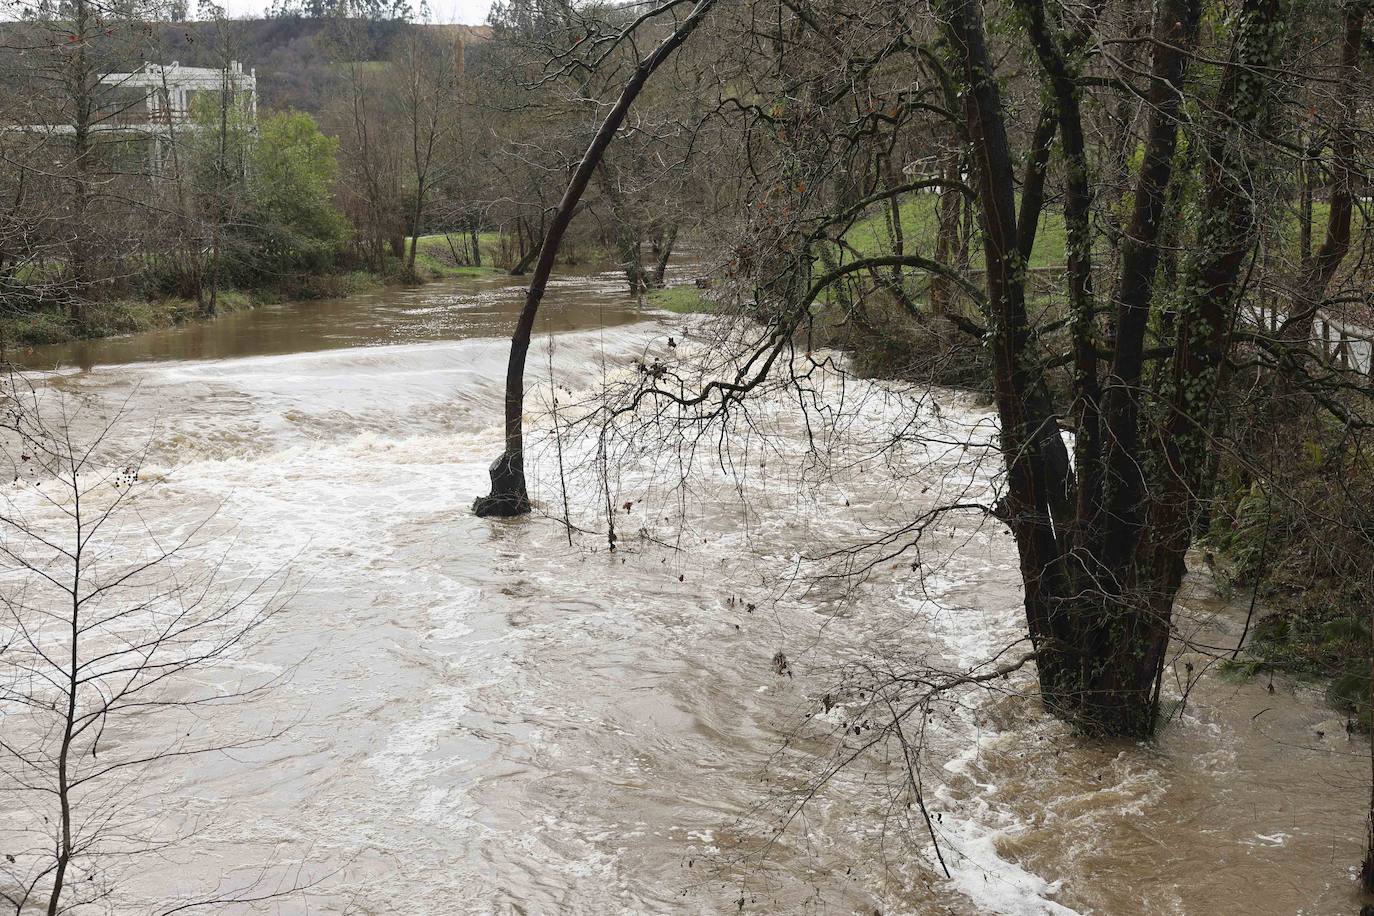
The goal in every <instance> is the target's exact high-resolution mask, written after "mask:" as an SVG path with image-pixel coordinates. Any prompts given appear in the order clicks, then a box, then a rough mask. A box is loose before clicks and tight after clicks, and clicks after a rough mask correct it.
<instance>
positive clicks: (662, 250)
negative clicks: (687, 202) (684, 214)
mask: <svg viewBox="0 0 1374 916" xmlns="http://www.w3.org/2000/svg"><path fill="white" fill-rule="evenodd" d="M675 244H677V223H672V224H670V225H669V226H668V228H667V229H665V230H664V232H663V237H662V238H660V239H659V242H658V251H657V252H655V254H656V255H657V257H655V258H654V272H653V274H652V276H650V278H649V285H650V286H652V287H653V288H654V289H662V288H663V286H664V283H665V282H666V281H665V280H664V277H665V276H666V275H667V273H668V261H669V259H671V258H672V256H673V246H674V245H675Z"/></svg>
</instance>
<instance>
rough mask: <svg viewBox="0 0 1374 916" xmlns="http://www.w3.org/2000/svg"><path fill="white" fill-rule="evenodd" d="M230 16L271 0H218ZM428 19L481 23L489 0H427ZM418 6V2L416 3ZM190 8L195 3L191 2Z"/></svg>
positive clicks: (252, 11) (251, 12)
mask: <svg viewBox="0 0 1374 916" xmlns="http://www.w3.org/2000/svg"><path fill="white" fill-rule="evenodd" d="M218 2H219V3H220V4H221V5H223V7H224V11H225V12H226V13H227V14H228V15H229V16H231V17H235V18H243V17H250V16H261V15H262V13H263V10H265V9H267V7H268V6H270V5H271V0H218ZM428 2H429V10H430V20H431V21H433V22H462V23H465V24H467V25H481V24H482V23H484V22H486V21H487V10H488V9H489V8H490V7H491V0H428ZM416 5H417V6H418V4H416ZM191 7H192V9H194V8H195V3H192V4H191Z"/></svg>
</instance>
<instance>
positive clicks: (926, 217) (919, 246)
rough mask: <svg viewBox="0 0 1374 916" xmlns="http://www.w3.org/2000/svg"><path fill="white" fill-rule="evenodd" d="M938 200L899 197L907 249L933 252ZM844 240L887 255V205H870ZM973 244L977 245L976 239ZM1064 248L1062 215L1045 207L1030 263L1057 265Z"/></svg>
mask: <svg viewBox="0 0 1374 916" xmlns="http://www.w3.org/2000/svg"><path fill="white" fill-rule="evenodd" d="M938 201H939V197H938V195H935V194H908V195H906V197H905V198H904V199H903V200H902V205H901V214H902V237H903V243H904V247H905V249H906V250H907V251H908V252H913V253H914V252H919V253H921V254H923V255H926V256H927V257H929V256H931V255H932V254H933V252H934V251H935V234H936V227H937V220H936V212H935V207H936V204H937V202H938ZM844 239H845V241H846V242H848V243H849V244H850V245H853V246H854V248H855V249H856V250H857V251H858V252H859V253H860V254H862V255H865V256H867V257H873V256H877V255H883V254H890V253H891V252H892V249H893V237H892V231H891V228H890V226H889V221H888V208H887V207H886V205H884V204H874V205H873V206H872V207H870V208H869V210H868V214H867V215H866V216H865V217H864V218H863V219H861V220H859V221H858V222H856V223H855V224H854V225H853V226H852V227H851V228H850V230H849V231H848V232H846V233H845V235H844ZM973 244H974V245H975V246H976V245H977V239H976V238H975V239H974V242H973ZM1065 250H1066V242H1065V231H1064V216H1063V214H1062V213H1056V212H1053V211H1048V210H1047V211H1045V212H1044V213H1043V214H1042V215H1041V217H1040V229H1039V231H1038V232H1037V233H1036V236H1035V247H1034V248H1033V249H1032V251H1031V264H1030V266H1031V267H1032V268H1035V267H1058V266H1060V265H1062V264H1063V263H1064V260H1065V254H1064V252H1065Z"/></svg>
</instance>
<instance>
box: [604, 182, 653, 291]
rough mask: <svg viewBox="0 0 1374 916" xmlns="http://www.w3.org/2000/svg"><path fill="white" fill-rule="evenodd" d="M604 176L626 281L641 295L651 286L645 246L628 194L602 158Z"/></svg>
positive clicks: (620, 261)
mask: <svg viewBox="0 0 1374 916" xmlns="http://www.w3.org/2000/svg"><path fill="white" fill-rule="evenodd" d="M597 174H598V175H600V176H601V189H602V192H603V193H604V194H605V195H606V199H607V200H608V201H610V204H611V220H612V222H613V223H614V224H615V247H616V256H617V257H618V258H619V264H620V269H621V270H623V271H625V281H626V282H627V283H629V284H630V295H632V296H638V295H639V294H640V293H642V292H643V291H644V288H645V287H646V286H647V285H648V284H647V282H646V280H647V278H646V276H645V273H644V256H643V254H642V253H641V249H642V247H643V245H642V240H641V239H640V237H639V229H638V227H636V226H635V225H634V223H633V222H631V220H630V209H629V207H627V206H626V205H625V195H624V194H623V193H621V190H620V185H619V184H618V183H617V182H616V180H615V178H614V176H612V175H611V170H610V168H609V167H607V165H606V162H605V160H604V159H603V160H602V162H601V164H600V166H599V167H598V168H597Z"/></svg>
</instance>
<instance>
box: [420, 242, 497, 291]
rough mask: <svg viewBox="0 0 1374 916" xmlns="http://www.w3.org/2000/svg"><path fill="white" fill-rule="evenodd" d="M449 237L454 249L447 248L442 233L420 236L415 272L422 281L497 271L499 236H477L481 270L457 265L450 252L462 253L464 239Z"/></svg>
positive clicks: (487, 274)
mask: <svg viewBox="0 0 1374 916" xmlns="http://www.w3.org/2000/svg"><path fill="white" fill-rule="evenodd" d="M452 238H453V248H450V247H449V243H448V240H447V239H446V238H445V237H444V235H443V234H435V235H422V236H420V250H419V251H418V252H417V253H416V255H415V271H416V273H418V274H420V276H421V277H423V278H425V279H433V280H438V279H443V278H448V277H485V276H489V275H491V274H494V273H498V272H499V270H498V269H497V268H496V267H495V266H494V265H495V262H496V251H497V248H498V246H499V244H500V234H499V233H496V232H482V233H478V236H477V240H478V244H479V245H480V246H481V249H482V266H481V267H473V266H471V265H468V264H459V263H457V261H456V260H455V258H454V256H453V250H454V249H455V248H456V249H457V250H458V251H459V253H461V252H462V251H463V242H464V241H465V240H466V239H465V238H463V237H460V236H459V235H458V234H457V233H454V234H453V236H452Z"/></svg>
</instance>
